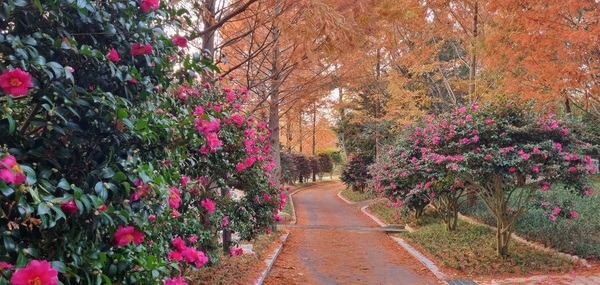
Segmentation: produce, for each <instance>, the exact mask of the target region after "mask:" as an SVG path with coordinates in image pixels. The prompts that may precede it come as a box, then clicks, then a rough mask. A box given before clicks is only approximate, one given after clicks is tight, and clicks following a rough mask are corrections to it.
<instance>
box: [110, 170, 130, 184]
mask: <svg viewBox="0 0 600 285" xmlns="http://www.w3.org/2000/svg"><path fill="white" fill-rule="evenodd" d="M113 179H114V180H116V181H119V182H122V181H125V180H127V175H125V173H123V172H121V171H119V172H117V173H115V175H114V176H113Z"/></svg>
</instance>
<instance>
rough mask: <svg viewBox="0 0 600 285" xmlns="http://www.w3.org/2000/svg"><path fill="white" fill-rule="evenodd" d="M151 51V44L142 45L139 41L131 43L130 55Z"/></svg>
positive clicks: (149, 52)
mask: <svg viewBox="0 0 600 285" xmlns="http://www.w3.org/2000/svg"><path fill="white" fill-rule="evenodd" d="M151 53H152V45H150V44H146V45H142V44H140V43H134V44H132V45H131V55H145V54H151Z"/></svg>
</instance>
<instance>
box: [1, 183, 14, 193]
mask: <svg viewBox="0 0 600 285" xmlns="http://www.w3.org/2000/svg"><path fill="white" fill-rule="evenodd" d="M0 192H2V195H4V196H5V197H10V196H11V195H12V194H14V193H15V190H14V189H12V188H10V187H8V186H7V185H6V184H4V182H0Z"/></svg>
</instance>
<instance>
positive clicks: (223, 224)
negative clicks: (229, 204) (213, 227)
mask: <svg viewBox="0 0 600 285" xmlns="http://www.w3.org/2000/svg"><path fill="white" fill-rule="evenodd" d="M228 224H229V217H227V216H225V217H223V221H222V222H221V226H223V227H226V226H227V225H228Z"/></svg>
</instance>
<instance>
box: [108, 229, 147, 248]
mask: <svg viewBox="0 0 600 285" xmlns="http://www.w3.org/2000/svg"><path fill="white" fill-rule="evenodd" d="M143 241H144V233H142V232H138V231H137V230H136V229H135V228H134V227H132V226H127V227H121V226H119V229H118V230H117V231H116V232H115V234H114V237H113V244H114V245H115V246H126V245H127V244H129V243H130V242H133V244H135V245H140V244H141V243H142V242H143Z"/></svg>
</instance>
